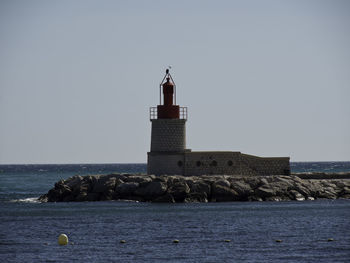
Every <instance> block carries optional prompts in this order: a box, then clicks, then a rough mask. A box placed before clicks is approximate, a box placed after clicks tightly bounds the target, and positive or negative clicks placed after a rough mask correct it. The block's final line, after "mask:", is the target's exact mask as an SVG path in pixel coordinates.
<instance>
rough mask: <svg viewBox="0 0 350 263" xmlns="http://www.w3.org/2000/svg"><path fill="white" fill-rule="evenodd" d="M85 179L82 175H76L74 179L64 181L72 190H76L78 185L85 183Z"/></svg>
mask: <svg viewBox="0 0 350 263" xmlns="http://www.w3.org/2000/svg"><path fill="white" fill-rule="evenodd" d="M83 179H84V178H83V177H82V176H80V175H75V176H73V177H70V178H68V179H67V180H65V181H64V183H65V185H67V186H68V187H70V188H71V189H73V188H75V187H76V186H77V185H80V184H81V182H82V181H83Z"/></svg>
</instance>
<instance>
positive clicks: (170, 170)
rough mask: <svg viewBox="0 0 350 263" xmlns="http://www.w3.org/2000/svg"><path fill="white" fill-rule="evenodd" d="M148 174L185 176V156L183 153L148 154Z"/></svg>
mask: <svg viewBox="0 0 350 263" xmlns="http://www.w3.org/2000/svg"><path fill="white" fill-rule="evenodd" d="M147 159H148V160H147V174H154V175H162V174H167V175H183V174H184V163H185V161H184V154H183V153H162V152H149V153H147Z"/></svg>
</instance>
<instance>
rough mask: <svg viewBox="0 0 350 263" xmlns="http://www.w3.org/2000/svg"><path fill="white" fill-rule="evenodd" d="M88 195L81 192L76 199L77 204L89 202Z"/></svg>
mask: <svg viewBox="0 0 350 263" xmlns="http://www.w3.org/2000/svg"><path fill="white" fill-rule="evenodd" d="M87 195H88V194H87V193H85V192H81V193H79V194H78V195H77V197H76V198H75V201H77V202H83V201H87Z"/></svg>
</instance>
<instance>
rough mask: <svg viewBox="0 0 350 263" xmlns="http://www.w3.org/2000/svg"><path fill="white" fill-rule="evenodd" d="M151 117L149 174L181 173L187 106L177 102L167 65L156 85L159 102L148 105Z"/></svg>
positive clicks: (184, 146) (173, 82)
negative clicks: (159, 81)
mask: <svg viewBox="0 0 350 263" xmlns="http://www.w3.org/2000/svg"><path fill="white" fill-rule="evenodd" d="M150 121H151V123H152V131H151V151H150V152H148V161H147V172H148V174H157V175H158V174H183V166H184V165H183V164H184V152H185V151H186V121H187V107H180V106H179V105H176V84H175V81H174V80H173V78H172V76H171V75H170V72H169V69H167V70H166V72H165V76H164V78H163V80H162V81H161V83H160V85H159V105H158V106H157V107H151V108H150Z"/></svg>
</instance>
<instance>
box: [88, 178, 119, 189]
mask: <svg viewBox="0 0 350 263" xmlns="http://www.w3.org/2000/svg"><path fill="white" fill-rule="evenodd" d="M115 182H116V178H115V177H100V178H99V179H97V181H96V183H95V184H94V185H93V187H92V192H93V193H103V192H107V191H108V190H112V189H113V190H114V188H115Z"/></svg>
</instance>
